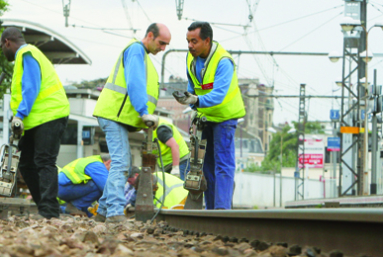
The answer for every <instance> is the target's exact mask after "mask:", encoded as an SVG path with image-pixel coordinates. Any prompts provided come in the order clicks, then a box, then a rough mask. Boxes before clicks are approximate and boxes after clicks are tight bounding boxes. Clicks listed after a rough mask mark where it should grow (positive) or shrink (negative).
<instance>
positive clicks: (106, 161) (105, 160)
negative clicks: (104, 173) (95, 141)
mask: <svg viewBox="0 0 383 257" xmlns="http://www.w3.org/2000/svg"><path fill="white" fill-rule="evenodd" d="M100 156H101V159H102V162H103V163H104V165H105V167H106V169H107V170H108V171H109V170H110V163H111V162H112V160H111V159H110V154H108V153H102V154H100Z"/></svg>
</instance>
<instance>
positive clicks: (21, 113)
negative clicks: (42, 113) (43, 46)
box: [15, 44, 41, 119]
mask: <svg viewBox="0 0 383 257" xmlns="http://www.w3.org/2000/svg"><path fill="white" fill-rule="evenodd" d="M25 46H27V44H24V45H22V46H20V48H19V49H18V50H17V51H16V55H17V52H18V51H19V50H20V49H21V48H23V47H25ZM16 55H15V58H16ZM23 69H24V72H23V76H22V79H21V96H22V100H21V102H20V104H19V107H18V108H17V113H16V117H19V118H21V119H24V117H26V116H28V115H29V113H30V112H31V109H32V106H33V104H34V103H35V100H36V98H37V95H38V94H39V92H40V87H41V70H40V65H39V63H38V62H37V61H36V59H35V58H33V56H32V55H31V54H30V53H25V54H24V55H23Z"/></svg>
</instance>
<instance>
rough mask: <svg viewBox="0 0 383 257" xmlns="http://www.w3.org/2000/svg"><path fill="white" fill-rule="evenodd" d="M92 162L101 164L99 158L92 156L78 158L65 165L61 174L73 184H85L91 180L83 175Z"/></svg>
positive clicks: (98, 156)
mask: <svg viewBox="0 0 383 257" xmlns="http://www.w3.org/2000/svg"><path fill="white" fill-rule="evenodd" d="M93 162H102V159H101V156H100V155H94V156H89V157H86V158H79V159H77V160H74V161H72V162H70V163H69V164H67V165H65V166H64V167H63V168H62V170H61V172H63V173H64V174H65V175H66V176H67V177H68V178H69V179H70V181H72V183H73V184H82V183H84V184H86V183H88V181H89V180H91V179H92V178H91V177H90V176H88V175H86V174H85V168H86V166H88V165H89V164H91V163H93Z"/></svg>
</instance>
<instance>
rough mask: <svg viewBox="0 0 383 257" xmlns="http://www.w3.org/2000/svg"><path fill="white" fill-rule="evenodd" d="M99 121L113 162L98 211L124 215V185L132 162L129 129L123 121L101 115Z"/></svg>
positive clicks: (108, 214)
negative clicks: (119, 121)
mask: <svg viewBox="0 0 383 257" xmlns="http://www.w3.org/2000/svg"><path fill="white" fill-rule="evenodd" d="M98 123H99V125H100V128H101V129H102V130H103V131H104V133H105V138H106V143H107V145H108V150H109V154H110V158H111V160H112V162H111V166H110V170H109V176H108V180H107V181H106V184H105V188H104V193H103V195H102V197H101V198H100V200H99V206H98V210H97V213H99V214H101V215H103V216H105V217H112V216H117V215H124V206H125V202H126V200H125V197H124V186H125V183H126V181H127V176H128V173H129V172H130V170H131V163H132V160H131V158H132V156H131V153H130V146H129V137H128V129H127V126H125V125H123V124H121V123H117V122H114V121H111V120H107V119H103V118H100V117H99V118H98Z"/></svg>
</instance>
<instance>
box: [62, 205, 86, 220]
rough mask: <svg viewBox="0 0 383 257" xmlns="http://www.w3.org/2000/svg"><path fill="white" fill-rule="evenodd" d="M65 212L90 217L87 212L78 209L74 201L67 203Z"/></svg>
mask: <svg viewBox="0 0 383 257" xmlns="http://www.w3.org/2000/svg"><path fill="white" fill-rule="evenodd" d="M65 212H66V213H68V214H70V215H72V216H75V215H80V216H86V217H88V215H87V214H86V213H85V212H83V211H81V210H79V209H77V207H76V206H74V205H73V204H72V203H68V204H67V205H66V207H65Z"/></svg>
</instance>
